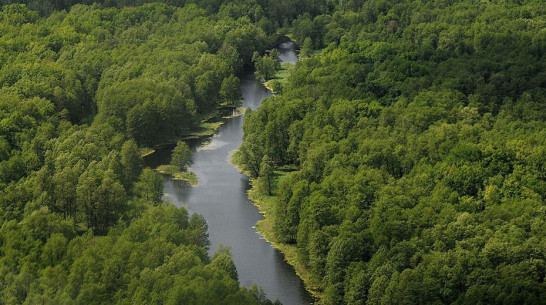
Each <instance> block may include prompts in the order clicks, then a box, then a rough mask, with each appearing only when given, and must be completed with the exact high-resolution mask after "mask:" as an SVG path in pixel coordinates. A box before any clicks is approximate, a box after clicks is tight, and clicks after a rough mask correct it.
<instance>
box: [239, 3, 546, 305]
mask: <svg viewBox="0 0 546 305" xmlns="http://www.w3.org/2000/svg"><path fill="white" fill-rule="evenodd" d="M292 26H293V29H292V34H293V37H294V38H295V39H296V41H297V42H298V43H300V44H302V45H305V48H304V50H303V51H305V52H304V53H305V58H303V59H301V60H300V61H299V62H298V63H297V64H296V66H295V68H294V70H293V72H292V74H291V76H290V78H289V81H288V83H286V84H285V85H284V88H282V92H283V93H282V94H281V95H277V96H275V97H272V98H270V99H268V100H266V101H265V102H264V103H263V104H262V106H261V108H260V109H259V110H258V111H256V112H247V115H246V117H245V125H244V131H245V138H244V143H243V145H242V147H241V148H240V150H239V151H238V153H237V154H236V156H235V159H236V161H238V162H240V163H242V165H243V166H244V168H245V169H246V170H247V171H248V172H249V173H251V174H252V175H253V176H254V177H257V179H256V180H255V187H258V188H257V190H258V191H259V192H261V193H262V194H261V196H262V197H263V200H266V201H267V200H268V201H269V202H273V204H274V207H273V210H274V213H273V214H274V215H273V216H271V217H273V222H274V227H273V230H274V235H275V239H276V241H278V242H281V243H285V244H289V245H294V247H295V248H296V249H297V260H298V262H299V263H300V264H302V265H303V266H305V268H306V270H307V273H308V277H309V279H308V284H309V286H310V287H316V288H317V290H318V291H319V295H322V302H323V303H324V304H369V305H371V304H544V301H545V300H546V284H545V282H544V278H545V275H546V261H545V256H546V248H545V245H546V244H545V240H546V239H545V238H546V213H545V212H546V207H545V200H546V60H545V58H544V53H545V51H546V6H544V2H543V1H540V0H522V1H472V0H451V1H447V0H445V1H444V0H440V1H419V0H401V1H340V2H339V4H338V6H336V8H335V11H333V12H331V13H326V14H319V15H317V16H315V17H313V16H312V15H309V14H302V15H300V16H299V17H298V18H297V19H295V20H294V21H293V23H292ZM304 42H305V43H304ZM310 48H314V49H322V51H321V52H320V54H318V55H314V56H313V52H310V50H309V49H310ZM275 169H276V170H275ZM271 191H272V193H273V195H274V196H273V197H268V195H270V194H268V193H269V192H271Z"/></svg>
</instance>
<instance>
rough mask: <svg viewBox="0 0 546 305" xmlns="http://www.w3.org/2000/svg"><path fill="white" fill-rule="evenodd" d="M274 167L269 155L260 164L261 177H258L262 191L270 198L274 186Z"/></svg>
mask: <svg viewBox="0 0 546 305" xmlns="http://www.w3.org/2000/svg"><path fill="white" fill-rule="evenodd" d="M273 175H274V167H273V161H272V160H271V158H269V156H268V155H265V156H264V157H263V158H262V163H260V175H259V177H258V185H259V189H261V190H262V191H263V192H264V193H266V194H267V195H268V196H271V195H272V193H271V190H272V184H273Z"/></svg>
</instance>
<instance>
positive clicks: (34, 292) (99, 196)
mask: <svg viewBox="0 0 546 305" xmlns="http://www.w3.org/2000/svg"><path fill="white" fill-rule="evenodd" d="M12 2H15V1H11V0H4V1H0V4H1V5H3V6H2V8H1V11H0V67H1V70H0V303H1V304H38V303H41V304H133V303H139V304H271V302H270V301H268V300H267V299H266V298H265V297H264V294H263V292H261V291H260V290H259V289H257V288H254V289H246V288H240V287H239V284H238V283H237V276H236V270H234V265H233V262H232V260H231V255H230V254H229V251H224V250H222V251H221V252H220V253H219V254H218V255H216V256H215V257H214V259H213V260H212V261H211V259H210V258H209V257H208V255H207V249H208V244H209V242H208V236H207V225H206V222H205V221H204V219H203V217H202V216H199V215H195V214H194V215H191V216H190V217H189V215H188V213H187V211H186V210H185V209H183V208H175V207H173V206H172V205H170V204H168V203H165V202H163V201H162V196H163V186H162V178H161V176H159V175H158V174H157V173H155V172H154V171H152V170H150V169H143V162H142V159H141V151H142V147H143V146H148V147H150V146H155V145H160V144H165V143H173V142H174V141H176V140H177V139H178V138H180V137H181V136H183V135H185V134H187V133H189V131H190V130H193V129H196V128H197V127H200V126H201V125H200V123H201V122H200V121H201V118H202V117H204V116H207V115H209V114H210V113H211V112H214V111H215V110H216V108H217V107H218V106H220V105H221V104H222V103H223V102H229V103H235V102H236V101H238V99H239V98H240V97H239V94H238V90H235V89H237V87H238V83H239V80H238V78H237V76H236V75H238V73H240V72H241V71H242V69H244V68H245V66H248V65H249V64H250V57H251V56H252V53H253V52H254V51H258V52H260V53H261V52H263V51H264V50H265V49H266V48H267V47H269V46H270V45H271V44H272V43H273V42H275V41H276V40H277V37H276V28H277V25H276V24H275V23H274V22H272V21H271V20H270V19H269V18H270V17H269V16H268V15H266V14H264V9H263V8H264V7H263V6H269V4H268V3H262V4H259V3H258V2H256V1H237V2H236V3H232V2H231V1H229V2H228V1H196V2H198V5H196V4H191V3H188V5H186V1H163V2H164V3H147V4H143V3H145V2H150V1H144V0H143V1H128V0H119V1H117V0H116V1H113V0H112V1H111V0H107V1H34V0H28V1H24V0H22V1H16V2H21V3H27V4H28V7H27V6H25V5H23V4H12ZM91 2H98V3H97V4H93V5H89V6H88V5H84V4H91ZM188 2H192V1H188ZM224 2H225V3H224ZM77 3H83V4H77ZM141 4H143V5H141ZM173 5H175V6H173ZM262 5H263V6H262ZM33 9H36V10H33ZM216 12H218V14H217V13H216ZM231 13H233V14H231ZM40 16H42V17H40ZM266 30H267V32H266ZM180 147H182V146H180ZM182 148H183V147H182ZM177 153H178V155H175V157H176V158H175V161H176V162H177V165H178V166H180V167H184V166H187V164H188V160H189V159H190V158H189V156H188V155H189V152H188V150H185V149H180V151H177ZM188 178H192V179H194V178H195V177H188Z"/></svg>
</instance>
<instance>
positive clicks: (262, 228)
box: [248, 171, 322, 303]
mask: <svg viewBox="0 0 546 305" xmlns="http://www.w3.org/2000/svg"><path fill="white" fill-rule="evenodd" d="M290 174H291V172H284V171H275V182H274V184H273V191H272V194H273V196H266V195H261V194H258V191H257V190H256V189H255V187H254V182H255V179H250V183H251V185H252V187H251V189H250V190H249V191H248V199H250V201H252V203H253V204H254V205H255V206H256V207H258V210H259V212H260V214H262V215H263V219H262V220H260V221H258V223H257V224H256V227H255V228H256V230H257V231H258V232H260V234H261V235H262V236H263V237H264V238H265V240H266V241H267V242H268V243H270V244H271V245H273V247H274V248H275V249H277V250H279V251H281V252H282V254H283V255H284V259H285V261H286V262H287V263H288V264H290V265H291V266H292V267H294V270H295V271H296V274H297V275H298V277H299V278H301V279H302V280H303V283H304V284H305V290H307V292H309V293H310V294H311V295H312V296H313V298H314V299H315V300H316V301H317V303H320V300H321V299H322V291H320V287H318V286H317V285H316V284H315V283H313V281H312V280H311V278H310V275H309V272H308V271H307V269H306V268H305V266H304V265H303V264H302V263H301V262H300V260H299V259H298V253H297V249H296V246H293V245H289V244H285V243H281V242H279V241H278V240H277V239H276V238H275V232H274V230H273V228H274V227H275V218H274V215H275V207H276V201H277V200H278V187H277V186H278V184H279V183H280V182H281V181H282V180H283V179H286V178H287V177H288V176H289V175H290Z"/></svg>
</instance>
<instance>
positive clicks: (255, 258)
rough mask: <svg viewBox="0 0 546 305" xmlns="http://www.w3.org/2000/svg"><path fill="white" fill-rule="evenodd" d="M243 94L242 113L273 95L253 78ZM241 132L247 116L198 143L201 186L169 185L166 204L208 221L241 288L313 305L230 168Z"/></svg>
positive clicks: (287, 51)
mask: <svg viewBox="0 0 546 305" xmlns="http://www.w3.org/2000/svg"><path fill="white" fill-rule="evenodd" d="M279 51H280V52H279V53H280V59H281V61H282V62H291V63H295V62H296V61H297V59H298V58H297V56H296V53H295V52H294V45H293V43H291V42H287V43H283V44H281V45H280V46H279ZM241 91H242V95H243V107H245V108H246V107H250V108H251V109H253V110H254V109H257V108H258V107H259V106H260V103H261V101H262V99H263V98H266V97H270V96H271V95H272V93H271V92H270V91H268V90H267V89H266V88H265V87H264V86H263V85H262V84H260V83H259V82H257V81H256V80H255V79H254V75H253V73H252V72H249V73H248V74H247V75H245V76H244V77H242V78H241ZM242 126H243V116H238V117H235V118H232V119H229V120H227V121H226V122H225V124H224V125H222V126H221V127H220V128H219V130H218V132H217V133H216V134H215V135H214V136H212V138H210V139H207V140H206V142H201V143H194V144H193V145H192V146H193V150H194V154H193V164H192V165H191V167H190V170H191V171H192V172H194V173H195V174H196V175H197V178H198V180H199V184H198V185H197V186H194V187H190V186H187V185H186V184H185V183H183V182H180V181H174V180H171V179H165V181H164V191H165V199H166V200H168V201H170V202H173V203H174V204H175V205H177V206H183V207H185V208H186V209H187V210H188V211H189V212H190V213H199V214H201V215H203V216H204V217H205V219H206V220H207V223H208V226H209V239H210V242H211V247H210V253H211V254H212V253H214V252H215V251H216V249H217V248H218V245H220V244H223V245H227V246H231V251H232V254H233V261H234V262H235V265H236V266H237V272H238V274H239V282H240V283H241V285H244V286H246V287H250V286H252V285H253V284H256V285H258V286H260V287H261V288H263V290H264V292H265V293H266V296H267V297H268V298H269V299H271V300H273V301H275V300H277V299H278V300H280V301H281V302H282V303H283V304H284V305H300V304H310V303H311V297H310V296H309V294H308V293H307V292H306V291H305V289H304V286H303V282H302V281H301V279H300V278H299V277H298V276H297V275H296V273H295V271H294V268H292V266H290V265H289V264H288V263H286V262H285V261H284V258H283V254H282V253H281V252H280V251H278V250H277V249H275V248H273V246H272V245H271V244H269V243H268V242H266V241H265V240H264V239H263V237H262V236H261V235H260V234H259V233H258V232H257V231H256V230H255V228H254V226H255V224H256V222H258V221H259V220H260V219H262V215H261V214H260V213H259V212H258V208H256V207H255V206H254V205H253V204H252V202H250V201H249V200H248V197H247V190H248V189H249V188H250V185H249V181H248V177H246V176H245V175H243V174H241V173H240V172H239V171H238V170H237V169H236V168H235V167H234V166H233V164H231V162H230V158H231V154H232V153H233V152H234V151H235V150H236V149H237V148H238V147H239V146H240V145H241V141H242V137H243V130H242ZM169 153H170V152H168V151H162V152H161V151H160V152H158V153H156V154H154V156H153V157H152V159H151V160H147V163H149V164H150V165H152V166H153V165H156V164H158V163H168V162H169V158H170V157H169ZM154 163H155V164H154Z"/></svg>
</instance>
